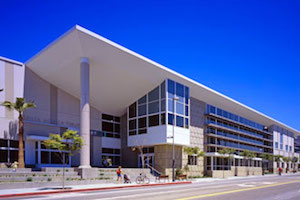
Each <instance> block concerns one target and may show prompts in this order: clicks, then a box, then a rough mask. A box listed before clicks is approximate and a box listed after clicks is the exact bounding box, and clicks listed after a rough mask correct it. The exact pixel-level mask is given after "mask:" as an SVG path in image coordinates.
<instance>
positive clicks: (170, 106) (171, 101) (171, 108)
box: [168, 99, 174, 112]
mask: <svg viewBox="0 0 300 200" xmlns="http://www.w3.org/2000/svg"><path fill="white" fill-rule="evenodd" d="M168 111H170V112H174V108H173V100H171V99H169V100H168Z"/></svg>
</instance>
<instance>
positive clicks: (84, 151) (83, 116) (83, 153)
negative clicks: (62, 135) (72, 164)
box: [79, 58, 91, 168]
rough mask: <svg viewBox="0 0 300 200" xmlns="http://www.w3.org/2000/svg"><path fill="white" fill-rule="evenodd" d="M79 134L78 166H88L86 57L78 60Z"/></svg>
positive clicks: (88, 132)
mask: <svg viewBox="0 0 300 200" xmlns="http://www.w3.org/2000/svg"><path fill="white" fill-rule="evenodd" d="M80 90H81V95H80V135H81V137H82V139H83V140H84V144H83V146H82V148H81V150H80V166H79V168H90V167H91V166H90V65H89V60H88V58H82V59H81V62H80Z"/></svg>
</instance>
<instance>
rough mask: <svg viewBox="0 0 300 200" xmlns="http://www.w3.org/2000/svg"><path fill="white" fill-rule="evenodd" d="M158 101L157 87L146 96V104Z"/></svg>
mask: <svg viewBox="0 0 300 200" xmlns="http://www.w3.org/2000/svg"><path fill="white" fill-rule="evenodd" d="M158 99H159V87H156V88H155V89H153V90H152V91H151V92H149V94H148V102H151V101H156V100H158Z"/></svg>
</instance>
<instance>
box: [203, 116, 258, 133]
mask: <svg viewBox="0 0 300 200" xmlns="http://www.w3.org/2000/svg"><path fill="white" fill-rule="evenodd" d="M207 123H208V124H210V123H211V124H217V125H219V126H223V127H225V128H230V129H233V130H236V131H241V132H244V133H246V134H250V135H254V136H256V137H259V138H264V136H263V135H261V134H259V133H257V132H254V131H251V130H249V129H247V128H244V127H239V126H237V125H233V124H230V123H227V122H222V121H220V120H215V119H213V118H210V117H208V118H207Z"/></svg>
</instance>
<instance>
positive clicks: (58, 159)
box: [35, 150, 70, 165]
mask: <svg viewBox="0 0 300 200" xmlns="http://www.w3.org/2000/svg"><path fill="white" fill-rule="evenodd" d="M35 158H36V162H38V160H39V159H38V151H36V152H35ZM64 161H65V163H66V164H67V165H68V164H70V163H69V153H67V152H63V153H62V154H61V153H59V152H53V151H45V150H42V151H41V164H63V162H64Z"/></svg>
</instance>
